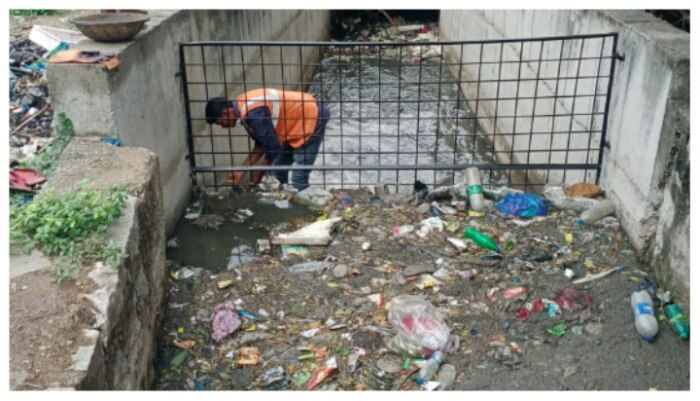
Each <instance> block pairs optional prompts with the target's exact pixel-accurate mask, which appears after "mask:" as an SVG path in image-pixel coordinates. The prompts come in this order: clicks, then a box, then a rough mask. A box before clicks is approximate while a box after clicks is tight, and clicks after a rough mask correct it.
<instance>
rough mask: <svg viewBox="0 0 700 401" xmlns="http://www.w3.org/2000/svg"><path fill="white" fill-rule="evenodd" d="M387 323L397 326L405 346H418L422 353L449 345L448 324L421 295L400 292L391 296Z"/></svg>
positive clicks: (438, 349)
mask: <svg viewBox="0 0 700 401" xmlns="http://www.w3.org/2000/svg"><path fill="white" fill-rule="evenodd" d="M389 323H391V325H392V326H393V327H395V328H396V330H397V332H398V335H399V337H401V338H402V340H403V341H400V342H401V343H404V348H411V347H410V346H415V347H420V348H421V350H422V353H423V354H424V355H425V354H428V355H429V354H432V352H434V351H445V350H446V348H447V346H448V345H449V344H450V329H449V327H447V325H446V324H445V322H444V321H443V320H442V317H441V316H440V315H439V313H438V311H437V309H435V307H433V305H432V304H431V303H430V302H428V301H427V300H426V299H425V298H424V297H423V296H420V295H399V296H398V297H395V298H394V299H392V300H391V303H390V304H389ZM397 341H398V340H397ZM406 343H408V344H406ZM415 347H413V348H415Z"/></svg>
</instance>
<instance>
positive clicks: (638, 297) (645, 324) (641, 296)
mask: <svg viewBox="0 0 700 401" xmlns="http://www.w3.org/2000/svg"><path fill="white" fill-rule="evenodd" d="M630 303H631V304H632V311H633V312H634V327H635V328H636V329H637V333H639V335H640V336H642V337H643V338H644V339H645V340H647V342H652V341H654V337H655V336H656V333H657V332H658V331H659V323H658V322H657V321H656V317H655V316H654V302H653V301H652V299H651V296H650V295H649V293H648V292H647V291H646V290H639V291H635V292H633V293H632V295H631V297H630Z"/></svg>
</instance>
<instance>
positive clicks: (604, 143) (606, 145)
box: [603, 141, 610, 150]
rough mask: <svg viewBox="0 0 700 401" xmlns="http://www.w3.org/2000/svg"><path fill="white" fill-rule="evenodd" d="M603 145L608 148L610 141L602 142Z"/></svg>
mask: <svg viewBox="0 0 700 401" xmlns="http://www.w3.org/2000/svg"><path fill="white" fill-rule="evenodd" d="M603 147H604V148H605V149H608V150H610V142H608V141H605V142H603Z"/></svg>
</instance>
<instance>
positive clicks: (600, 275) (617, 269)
mask: <svg viewBox="0 0 700 401" xmlns="http://www.w3.org/2000/svg"><path fill="white" fill-rule="evenodd" d="M624 268H625V266H624V265H620V266H615V267H613V268H612V269H609V270H606V271H604V272H601V273H598V274H591V275H588V276H585V277H582V278H580V279H578V280H574V281H573V283H574V284H583V283H588V282H589V281H594V280H598V279H600V278H603V277H605V276H607V275H609V274H611V273H615V272H621V271H622V270H623V269H624Z"/></svg>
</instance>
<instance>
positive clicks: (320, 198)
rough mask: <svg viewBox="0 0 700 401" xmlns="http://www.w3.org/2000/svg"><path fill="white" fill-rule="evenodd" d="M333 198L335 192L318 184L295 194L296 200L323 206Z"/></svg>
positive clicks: (304, 203) (305, 203)
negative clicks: (332, 192)
mask: <svg viewBox="0 0 700 401" xmlns="http://www.w3.org/2000/svg"><path fill="white" fill-rule="evenodd" d="M332 199H333V194H331V193H330V192H328V191H326V190H324V189H323V188H320V187H317V186H310V187H308V188H306V189H304V190H303V191H299V192H298V193H297V194H295V195H294V200H296V201H297V202H299V203H301V204H303V205H311V206H316V207H323V206H325V205H326V204H327V203H328V202H330V201H331V200H332Z"/></svg>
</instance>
